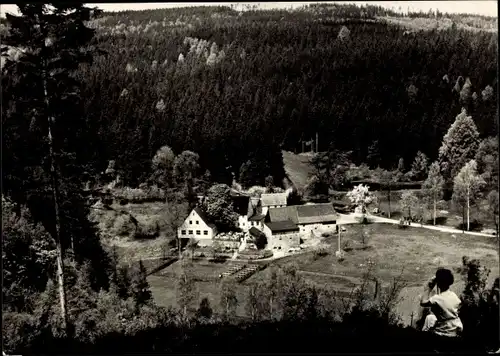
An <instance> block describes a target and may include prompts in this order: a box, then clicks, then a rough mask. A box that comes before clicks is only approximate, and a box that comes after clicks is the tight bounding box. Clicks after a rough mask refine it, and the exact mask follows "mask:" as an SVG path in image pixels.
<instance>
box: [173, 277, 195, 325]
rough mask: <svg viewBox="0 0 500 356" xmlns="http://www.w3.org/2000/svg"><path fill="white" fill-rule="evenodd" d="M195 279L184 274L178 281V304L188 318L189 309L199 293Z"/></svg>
mask: <svg viewBox="0 0 500 356" xmlns="http://www.w3.org/2000/svg"><path fill="white" fill-rule="evenodd" d="M193 282H194V281H193V279H192V278H191V276H189V275H187V274H186V273H184V272H183V273H182V274H181V275H180V276H179V279H178V280H177V302H178V304H179V306H180V307H181V308H182V315H183V316H184V318H187V309H188V307H189V306H190V305H191V304H192V303H193V301H195V300H196V298H197V294H198V291H197V290H196V289H195V286H194V283H193Z"/></svg>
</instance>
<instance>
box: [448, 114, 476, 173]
mask: <svg viewBox="0 0 500 356" xmlns="http://www.w3.org/2000/svg"><path fill="white" fill-rule="evenodd" d="M478 147H479V132H478V130H477V127H476V124H475V123H474V120H472V117H471V116H467V112H466V111H465V109H462V112H461V113H460V114H458V115H457V117H456V119H455V122H454V123H453V124H452V125H451V127H450V128H449V129H448V132H447V133H446V135H444V137H443V143H442V144H441V147H440V148H439V158H438V160H439V164H440V166H441V173H442V174H443V178H444V179H445V181H450V180H452V179H453V178H454V177H455V176H456V175H457V174H458V172H459V171H460V169H462V167H464V166H465V164H466V163H467V162H469V160H471V159H474V157H475V155H476V151H477V149H478Z"/></svg>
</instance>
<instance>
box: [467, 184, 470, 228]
mask: <svg viewBox="0 0 500 356" xmlns="http://www.w3.org/2000/svg"><path fill="white" fill-rule="evenodd" d="M467 231H470V198H469V188H467Z"/></svg>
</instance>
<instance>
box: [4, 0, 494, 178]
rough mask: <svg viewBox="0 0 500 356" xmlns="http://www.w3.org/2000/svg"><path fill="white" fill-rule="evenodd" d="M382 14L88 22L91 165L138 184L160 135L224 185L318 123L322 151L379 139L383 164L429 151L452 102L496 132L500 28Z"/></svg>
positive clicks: (266, 169) (278, 172)
mask: <svg viewBox="0 0 500 356" xmlns="http://www.w3.org/2000/svg"><path fill="white" fill-rule="evenodd" d="M384 11H385V10H384ZM384 15H389V16H391V15H393V14H391V13H388V12H387V11H385V12H384V13H382V10H381V9H379V8H377V7H370V6H369V7H365V8H357V7H352V8H350V7H340V6H311V7H305V8H303V9H300V10H295V11H283V10H271V11H256V10H250V11H240V12H239V11H236V10H234V9H231V8H229V7H213V8H212V7H195V8H176V9H162V10H153V11H140V12H120V13H104V14H101V15H100V16H99V18H96V19H94V20H92V21H91V22H90V25H91V26H92V27H94V28H96V29H97V35H96V38H95V40H94V41H95V43H94V44H97V45H98V46H99V48H101V49H103V50H104V51H105V52H106V55H103V56H100V57H98V58H96V59H95V62H94V63H93V65H92V66H87V65H82V68H81V69H82V70H81V71H79V72H78V75H79V76H80V80H81V81H82V82H83V83H84V87H83V92H82V96H83V97H85V98H86V100H85V105H84V116H85V117H86V120H87V123H88V127H89V129H90V130H92V131H94V132H98V135H95V136H92V137H88V141H87V150H88V152H91V153H92V154H93V156H94V159H93V162H94V169H95V170H96V171H99V172H100V171H103V170H104V169H105V168H106V166H107V164H108V161H109V160H116V163H117V169H118V171H119V172H120V173H121V176H122V177H123V179H124V183H125V184H127V185H138V184H139V183H141V182H144V181H145V180H146V179H147V177H149V176H150V175H151V164H150V162H151V159H152V157H153V156H154V154H155V153H156V151H157V150H158V149H159V148H160V147H162V146H165V145H168V146H169V147H171V148H172V150H173V151H174V153H175V154H179V153H181V152H182V151H185V150H190V151H193V152H196V153H198V154H199V155H200V165H201V170H202V171H205V170H207V169H208V170H209V171H210V173H211V175H212V178H213V180H214V181H217V182H221V183H230V182H231V180H232V178H233V177H234V176H236V177H238V175H239V172H240V170H241V167H242V165H244V164H247V163H248V161H251V164H252V166H255V165H258V166H259V167H261V169H262V171H263V173H262V174H261V175H260V176H262V177H266V176H268V175H273V176H274V178H275V181H277V182H279V181H281V179H282V178H283V175H284V171H283V170H282V169H276V168H274V167H277V166H281V167H282V158H281V150H288V151H292V152H293V151H300V150H301V143H302V141H303V140H310V139H311V138H314V137H315V135H316V133H318V138H319V150H320V151H326V150H328V149H329V148H330V147H335V149H339V150H344V151H352V159H353V161H354V162H355V163H361V162H365V161H366V157H367V153H368V149H369V147H370V146H372V144H373V142H377V150H378V155H379V156H380V157H381V160H380V162H378V161H377V162H365V163H368V164H370V165H374V166H376V165H377V164H380V165H381V166H382V167H384V168H391V167H393V166H395V165H397V162H398V159H399V158H400V157H403V158H404V159H405V161H411V160H413V158H414V157H415V155H416V153H417V151H421V152H422V153H424V154H426V155H427V156H428V157H429V159H430V160H431V161H432V160H434V159H435V158H436V156H437V151H438V148H439V146H440V143H441V139H442V137H443V135H444V134H445V133H446V130H447V129H448V127H449V126H450V124H451V123H452V122H453V121H454V118H455V117H456V114H457V112H460V110H461V108H462V107H464V108H466V110H467V112H468V113H469V115H471V116H472V117H473V118H474V121H475V123H476V125H477V127H478V130H479V133H480V136H481V138H484V137H488V136H494V135H496V131H497V124H496V110H497V108H496V100H494V98H495V95H496V93H497V79H496V68H497V63H496V61H497V39H498V36H497V33H491V32H486V31H484V32H477V31H476V32H471V31H466V30H462V29H460V28H457V27H454V28H449V29H446V30H425V31H424V30H421V31H406V30H405V28H402V27H397V26H396V25H393V24H388V23H385V22H383V21H375V20H374V19H376V18H377V17H378V16H384ZM422 16H423V15H422ZM440 16H442V14H440ZM346 29H347V32H345V30H346ZM346 34H347V35H346ZM7 84H8V83H6V85H7ZM4 88H5V90H8V85H7V86H4ZM257 150H258V151H259V152H260V153H259V155H256V154H255V152H256V151H257ZM255 156H258V157H257V158H256V157H255ZM257 161H258V162H257ZM255 179H256V180H259V181H258V182H257V181H256V182H253V183H255V184H263V183H264V182H260V180H262V179H261V177H256V178H255Z"/></svg>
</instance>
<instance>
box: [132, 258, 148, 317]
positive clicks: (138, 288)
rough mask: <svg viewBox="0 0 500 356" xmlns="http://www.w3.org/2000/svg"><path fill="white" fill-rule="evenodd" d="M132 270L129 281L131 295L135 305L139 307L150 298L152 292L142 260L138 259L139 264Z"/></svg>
mask: <svg viewBox="0 0 500 356" xmlns="http://www.w3.org/2000/svg"><path fill="white" fill-rule="evenodd" d="M134 272H135V273H134V275H133V276H132V281H131V287H132V297H133V298H134V301H135V305H136V307H137V308H139V307H140V306H142V305H145V304H148V303H149V302H150V301H151V300H152V294H151V290H150V289H149V283H148V280H147V276H148V274H147V271H146V267H144V264H143V263H142V260H139V266H138V268H137V269H136V270H135V271H134Z"/></svg>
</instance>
